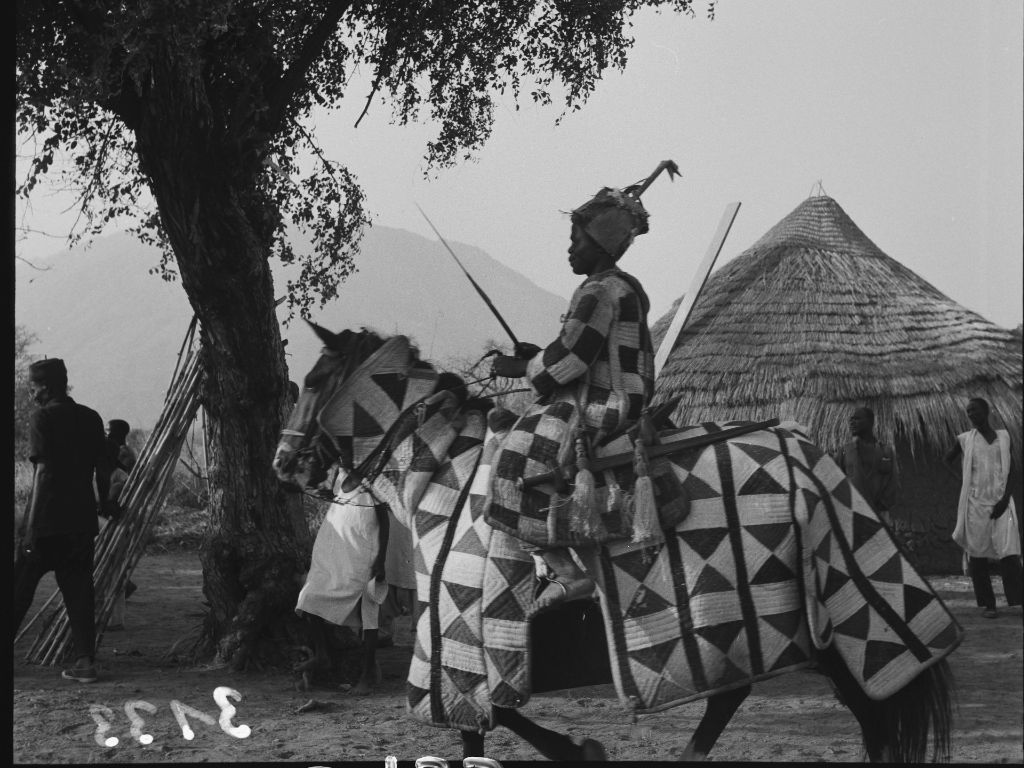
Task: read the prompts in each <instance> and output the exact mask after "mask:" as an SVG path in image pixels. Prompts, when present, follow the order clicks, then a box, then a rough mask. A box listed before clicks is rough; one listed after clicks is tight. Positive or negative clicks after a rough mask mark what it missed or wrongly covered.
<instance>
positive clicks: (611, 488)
mask: <svg viewBox="0 0 1024 768" xmlns="http://www.w3.org/2000/svg"><path fill="white" fill-rule="evenodd" d="M609 475H611V473H610V472H609V473H607V474H606V475H605V479H606V480H607V481H608V483H607V484H608V512H609V514H610V513H613V512H621V511H622V510H623V509H625V508H626V492H625V491H623V490H622V486H620V485H619V484H618V482H617V481H616V480H615V478H614V477H609Z"/></svg>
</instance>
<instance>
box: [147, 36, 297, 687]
mask: <svg viewBox="0 0 1024 768" xmlns="http://www.w3.org/2000/svg"><path fill="white" fill-rule="evenodd" d="M174 57H175V54H174V52H173V51H172V50H168V51H165V53H164V58H163V59H162V61H158V62H157V64H156V66H155V67H154V71H153V77H154V78H155V80H156V82H157V83H158V84H159V86H158V87H154V88H152V89H151V90H150V92H149V93H147V94H146V97H145V98H144V99H143V109H144V112H143V114H142V115H141V116H140V119H139V121H138V122H137V123H136V125H135V126H134V128H135V133H136V138H137V140H138V143H137V148H138V153H139V158H140V161H141V165H142V168H143V170H144V172H145V173H146V174H147V175H148V176H149V179H150V185H151V189H152V191H153V194H154V196H155V198H156V201H157V205H158V208H159V211H160V216H161V221H162V223H163V226H164V228H165V230H166V232H167V234H168V237H169V239H170V242H171V245H172V247H173V249H174V254H175V260H176V262H177V267H178V271H179V274H180V277H181V282H182V285H183V287H184V289H185V291H186V293H187V295H188V298H189V301H190V303H191V304H192V307H193V309H194V310H195V313H196V315H197V316H198V318H199V322H200V325H201V336H200V338H201V344H202V346H201V349H202V355H203V365H204V371H205V379H204V384H203V405H204V407H205V409H206V413H207V417H208V420H209V421H208V426H209V441H210V455H209V457H208V463H209V473H210V485H211V497H210V513H211V516H210V523H209V528H208V530H207V534H206V537H205V540H204V543H203V550H202V555H201V561H202V565H203V592H204V594H205V596H206V599H207V601H208V602H209V605H210V608H209V615H208V617H207V622H206V632H205V637H204V639H205V640H206V641H207V643H208V647H211V648H212V647H214V645H215V647H216V650H217V653H218V657H219V658H220V660H222V661H226V662H229V663H231V664H232V666H234V667H235V668H236V669H237V668H242V667H244V666H246V665H247V663H248V662H249V661H250V660H252V661H256V662H257V664H258V663H259V660H260V659H269V660H273V658H272V657H273V654H271V653H269V652H270V651H271V650H272V648H273V642H270V643H268V642H267V641H268V640H271V641H272V633H271V630H274V629H277V626H278V624H279V623H287V620H288V619H289V618H294V611H293V609H294V606H295V598H296V595H297V592H298V589H299V587H300V586H301V579H302V574H303V573H304V572H305V570H306V566H307V562H308V531H307V529H306V525H305V521H304V520H302V519H297V516H296V515H295V514H294V510H295V505H289V504H288V503H287V497H286V494H285V493H284V492H283V491H282V489H281V487H280V485H279V483H278V481H277V479H276V477H275V475H274V473H273V471H272V469H271V462H272V459H273V453H274V450H275V447H276V445H277V441H278V437H279V433H280V427H281V418H282V415H283V413H284V411H285V409H286V408H287V407H288V404H289V400H288V391H287V389H288V387H287V384H288V377H287V368H286V366H285V361H284V348H283V345H282V343H281V335H280V330H279V326H278V321H277V316H276V311H275V301H274V290H273V279H272V276H271V272H270V268H269V264H268V258H269V254H270V240H271V232H272V227H271V226H270V225H269V224H268V222H272V221H273V220H274V219H273V216H274V213H275V212H274V210H273V208H272V206H271V205H269V204H268V201H266V200H265V198H264V196H263V194H262V193H261V192H260V191H259V189H258V186H257V180H258V174H259V172H260V163H259V159H260V157H261V152H260V149H261V147H260V146H259V144H258V142H256V141H255V140H254V139H252V138H250V139H249V141H248V142H246V141H243V140H241V139H240V138H239V137H238V136H237V135H234V134H232V133H231V131H229V130H228V129H227V128H223V127H221V126H223V121H222V120H220V119H218V118H217V117H215V113H217V112H218V111H217V110H213V109H211V107H210V105H208V104H207V103H206V101H205V99H206V92H205V90H204V87H203V83H202V82H201V81H197V80H194V79H192V77H193V75H192V73H191V71H190V70H189V69H188V68H187V67H184V66H177V65H178V62H177V61H176V60H175V58H174ZM236 133H237V131H236ZM289 510H291V511H289Z"/></svg>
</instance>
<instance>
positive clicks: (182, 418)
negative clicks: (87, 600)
mask: <svg viewBox="0 0 1024 768" xmlns="http://www.w3.org/2000/svg"><path fill="white" fill-rule="evenodd" d="M201 379H202V366H201V364H200V356H199V344H198V340H197V338H196V321H195V319H193V320H192V324H191V325H190V326H189V329H188V333H187V334H186V336H185V341H184V342H183V344H182V347H181V350H180V351H179V353H178V360H177V363H176V364H175V370H174V373H173V374H172V378H171V384H170V386H169V388H168V390H167V396H166V398H165V401H164V409H163V412H162V413H161V414H160V418H159V419H158V420H157V423H156V426H155V427H154V428H153V432H152V433H151V434H150V436H149V439H148V440H147V441H146V445H145V446H144V447H143V449H142V451H141V453H140V455H139V458H138V460H137V461H136V462H135V466H134V467H133V468H132V470H131V472H130V473H129V475H128V479H127V480H126V481H125V485H124V488H123V490H122V491H121V496H120V499H119V502H120V505H121V510H122V512H121V518H120V520H118V521H117V522H116V523H114V524H108V525H106V526H105V527H104V528H103V530H102V531H100V534H99V536H98V537H97V538H96V553H95V559H94V567H93V581H94V582H95V586H96V646H97V648H98V647H99V644H100V641H101V640H102V638H103V632H104V630H105V629H106V626H107V622H108V621H109V620H110V617H111V615H112V614H113V611H114V609H115V607H116V605H117V601H118V600H119V599H121V596H122V595H124V591H125V587H126V585H127V583H128V579H129V578H130V577H131V574H132V572H133V571H134V570H135V566H136V565H137V564H138V562H139V559H140V558H141V557H142V555H143V553H144V552H145V548H146V543H147V541H148V539H149V535H150V532H151V530H152V528H153V525H154V524H155V523H156V519H157V515H158V513H159V512H160V510H161V508H162V507H163V503H164V498H165V496H166V494H167V490H168V487H169V483H168V481H169V480H170V478H171V475H172V474H173V472H174V467H175V465H176V464H177V463H178V457H179V455H180V453H181V448H182V445H183V443H184V441H185V438H186V437H187V435H188V432H189V429H190V428H191V427H192V425H193V423H194V421H195V417H196V412H197V411H198V410H199V390H200V384H201ZM58 594H59V593H58V592H54V593H53V594H52V595H51V596H50V598H49V599H48V600H47V601H46V603H45V604H44V605H43V607H42V609H41V610H40V611H39V612H38V613H37V614H36V615H35V616H34V617H33V618H32V620H31V621H30V622H29V623H28V624H26V625H25V628H24V629H23V630H22V634H24V632H25V630H27V629H28V628H29V627H30V626H32V624H34V623H35V622H36V621H37V620H38V619H39V618H40V617H41V616H42V614H43V613H44V612H45V611H46V610H47V609H48V607H49V606H50V604H51V603H53V602H55V601H56V598H57V595H58ZM19 636H20V635H19ZM70 644H71V632H70V626H69V622H68V616H67V611H66V610H65V608H64V606H63V603H61V605H60V607H59V608H58V609H57V610H56V613H55V614H54V616H52V617H51V618H50V620H49V621H46V622H45V623H44V625H43V627H42V629H41V630H40V632H39V635H38V637H37V638H36V641H35V642H34V643H33V645H32V647H31V648H30V649H29V651H28V653H27V654H26V656H25V658H26V660H28V661H31V662H35V663H38V664H48V665H51V666H52V665H55V664H58V663H60V662H61V661H62V660H63V658H64V654H65V653H66V651H67V649H68V647H69V646H70Z"/></svg>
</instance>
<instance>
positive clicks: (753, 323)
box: [652, 196, 1024, 457]
mask: <svg viewBox="0 0 1024 768" xmlns="http://www.w3.org/2000/svg"><path fill="white" fill-rule="evenodd" d="M678 303H679V302H678V301H677V302H676V303H675V304H674V305H673V307H672V310H670V311H669V312H668V313H667V314H666V315H665V316H664V317H662V318H661V319H659V320H658V321H657V322H656V323H655V324H654V326H653V328H652V333H653V336H654V339H655V343H656V344H658V343H660V341H661V339H662V337H663V336H664V335H665V332H666V331H667V328H668V324H669V322H670V321H671V317H672V315H673V314H674V312H675V308H676V306H678ZM1022 362H1024V356H1022V351H1021V344H1020V339H1019V337H1017V336H1015V335H1014V332H1013V331H1011V330H1009V329H1004V328H1001V327H999V326H997V325H995V324H994V323H991V322H989V321H988V320H985V319H984V318H983V317H981V316H980V315H978V314H977V313H975V312H971V311H970V310H968V309H966V308H964V307H962V306H960V305H959V304H957V303H956V302H955V301H953V300H952V299H950V298H949V297H948V296H946V295H944V294H943V293H942V292H941V291H939V290H938V289H936V288H935V287H934V286H932V285H931V284H930V283H928V282H927V281H926V280H924V279H922V278H921V277H920V276H918V275H916V274H915V273H914V272H912V271H911V270H909V269H907V268H906V267H904V266H903V265H902V264H900V263H899V262H897V261H895V260H894V259H892V258H890V257H889V256H887V255H886V254H885V253H883V252H882V251H881V250H880V249H879V248H878V246H876V245H875V244H874V243H873V242H872V241H871V240H870V239H869V238H868V237H867V236H866V235H865V234H864V233H863V232H861V230H860V229H859V228H858V227H857V225H856V224H854V223H853V221H852V220H851V219H850V217H849V216H847V214H846V212H845V211H843V209H842V208H840V206H839V204H838V203H836V201H835V200H833V199H831V198H829V197H825V196H819V197H812V198H808V199H807V200H805V201H804V202H803V203H801V204H800V205H799V206H797V208H796V209H795V210H794V211H793V212H792V213H790V214H789V215H788V216H786V217H785V218H784V219H783V220H782V221H780V222H779V223H778V224H777V225H775V226H774V227H772V229H770V230H769V231H768V232H767V233H766V234H765V235H764V236H763V237H762V238H761V239H759V240H758V241H757V242H756V243H755V244H754V245H753V246H752V247H751V248H749V249H747V250H746V251H744V252H743V253H742V254H740V255H739V256H738V257H736V258H735V259H734V260H732V261H731V262H729V263H727V264H726V265H725V266H723V267H722V268H721V269H720V270H718V271H717V272H715V273H714V274H713V275H712V276H711V277H710V278H709V279H708V282H707V285H706V286H705V288H704V291H703V293H702V294H701V296H700V298H699V299H698V301H697V304H696V306H695V307H694V310H693V313H692V314H691V316H690V320H689V322H688V323H687V326H686V329H685V330H684V331H683V333H682V335H681V337H680V340H679V343H678V344H677V345H676V347H675V349H674V350H673V352H672V354H671V355H670V356H669V359H668V361H667V362H666V364H665V367H664V369H663V371H662V373H661V375H660V377H659V379H658V383H657V392H656V395H655V400H656V401H660V400H664V399H667V398H668V397H670V396H673V395H676V394H678V395H681V396H682V400H681V402H680V405H679V407H678V408H677V410H676V412H675V414H674V418H675V419H676V421H677V423H680V424H683V423H694V422H699V421H704V420H708V419H720V418H725V417H734V418H769V417H772V416H781V417H782V418H787V419H789V418H792V419H796V420H797V421H800V422H802V423H803V424H805V425H806V426H807V427H808V428H809V429H811V430H812V431H813V433H814V436H815V439H816V440H817V441H818V442H819V443H820V444H821V445H822V446H823V447H825V448H826V449H827V450H832V449H833V448H835V447H837V446H838V445H840V444H841V443H842V442H844V441H845V440H847V439H849V438H848V435H849V430H848V426H847V419H848V417H849V414H850V411H851V409H852V408H853V407H855V406H858V405H868V406H870V407H871V408H872V409H873V410H874V411H875V416H876V431H877V432H878V434H879V436H880V437H881V438H882V439H883V440H887V441H894V440H895V439H896V438H901V439H907V440H909V442H910V444H911V447H912V448H913V447H915V446H922V445H923V446H926V447H928V448H930V449H936V450H942V449H945V448H948V447H949V446H950V445H951V444H952V438H953V435H954V434H956V433H957V432H961V431H963V430H965V429H967V428H968V424H967V422H966V418H965V417H964V415H963V408H964V404H965V401H966V399H967V398H968V397H972V396H981V397H985V398H986V399H987V400H988V401H989V402H990V403H991V404H992V407H993V411H994V412H995V417H994V419H993V422H994V423H995V424H997V425H1005V426H1006V427H1007V428H1008V429H1009V430H1010V432H1011V435H1012V436H1013V439H1014V443H1015V447H1016V449H1017V450H1016V455H1017V456H1018V457H1019V456H1020V433H1021V393H1022Z"/></svg>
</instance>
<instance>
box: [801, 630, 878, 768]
mask: <svg viewBox="0 0 1024 768" xmlns="http://www.w3.org/2000/svg"><path fill="white" fill-rule="evenodd" d="M818 665H819V668H820V669H821V671H822V672H824V673H825V674H826V675H827V676H828V679H829V680H830V681H831V683H832V691H833V692H834V693H835V696H836V699H838V700H839V703H840V704H842V705H843V706H845V707H846V708H847V709H849V710H850V712H852V713H853V716H854V717H855V718H857V724H858V725H860V731H861V736H862V738H863V741H864V751H865V752H866V753H867V758H868V760H869V761H870V762H872V763H879V762H883V761H885V762H888V750H887V749H886V742H887V741H888V736H887V729H886V727H885V720H884V718H883V717H882V706H881V704H879V702H877V701H872V700H871V699H869V698H868V697H867V694H865V693H864V691H862V690H861V688H860V685H859V684H858V683H857V681H856V680H854V678H853V675H851V674H850V670H848V669H847V668H846V665H845V664H844V663H843V662H842V659H841V658H840V657H839V655H838V654H837V653H836V652H835V649H833V648H826V649H825V650H823V651H821V653H820V656H819V660H818Z"/></svg>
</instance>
